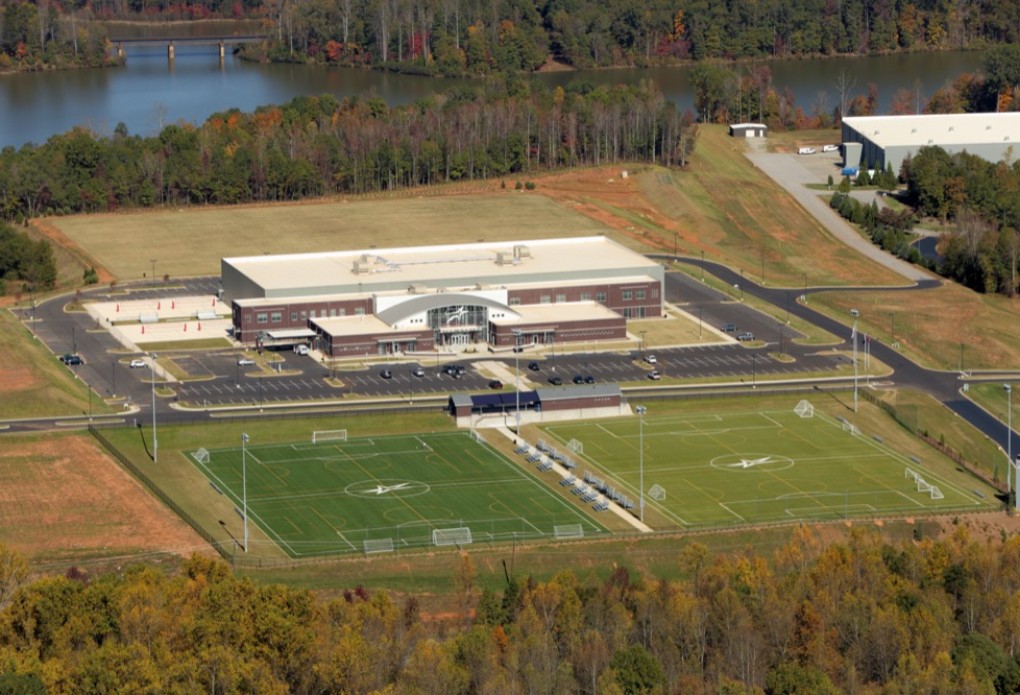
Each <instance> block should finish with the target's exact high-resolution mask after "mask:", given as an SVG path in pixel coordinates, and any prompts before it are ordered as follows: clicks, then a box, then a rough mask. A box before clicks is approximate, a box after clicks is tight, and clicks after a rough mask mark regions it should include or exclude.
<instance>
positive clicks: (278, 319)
mask: <svg viewBox="0 0 1020 695" xmlns="http://www.w3.org/2000/svg"><path fill="white" fill-rule="evenodd" d="M269 320H270V321H272V322H273V323H282V322H283V312H282V311H274V312H273V313H272V314H271V315H270V316H269Z"/></svg>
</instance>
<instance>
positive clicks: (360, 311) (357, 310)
mask: <svg viewBox="0 0 1020 695" xmlns="http://www.w3.org/2000/svg"><path fill="white" fill-rule="evenodd" d="M354 315H355V316H364V315H365V307H363V306H358V307H354Z"/></svg>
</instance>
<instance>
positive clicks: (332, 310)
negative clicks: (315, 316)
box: [329, 309, 336, 318]
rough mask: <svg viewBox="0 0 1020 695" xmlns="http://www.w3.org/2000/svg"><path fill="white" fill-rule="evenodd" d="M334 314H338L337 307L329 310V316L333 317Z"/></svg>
mask: <svg viewBox="0 0 1020 695" xmlns="http://www.w3.org/2000/svg"><path fill="white" fill-rule="evenodd" d="M334 316H336V309H330V310H329V317H330V318H333V317H334Z"/></svg>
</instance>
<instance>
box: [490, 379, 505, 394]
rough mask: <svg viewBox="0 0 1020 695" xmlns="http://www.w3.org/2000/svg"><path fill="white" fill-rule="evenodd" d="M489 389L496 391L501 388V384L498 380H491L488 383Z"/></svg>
mask: <svg viewBox="0 0 1020 695" xmlns="http://www.w3.org/2000/svg"><path fill="white" fill-rule="evenodd" d="M489 388H490V389H493V390H494V391H498V390H499V389H501V388H503V382H502V381H500V380H499V379H492V380H491V381H489Z"/></svg>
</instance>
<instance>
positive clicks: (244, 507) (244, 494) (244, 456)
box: [241, 432, 248, 552]
mask: <svg viewBox="0 0 1020 695" xmlns="http://www.w3.org/2000/svg"><path fill="white" fill-rule="evenodd" d="M247 443H248V435H247V434H245V433H243V432H242V433H241V512H242V513H241V517H242V518H243V519H244V552H248V451H247V449H246V448H245V446H244V445H245V444H247Z"/></svg>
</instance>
